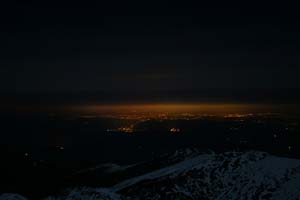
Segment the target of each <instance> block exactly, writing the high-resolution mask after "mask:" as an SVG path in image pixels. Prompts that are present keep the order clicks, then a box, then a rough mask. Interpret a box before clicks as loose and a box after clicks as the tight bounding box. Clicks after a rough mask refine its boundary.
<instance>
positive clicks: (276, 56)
mask: <svg viewBox="0 0 300 200" xmlns="http://www.w3.org/2000/svg"><path fill="white" fill-rule="evenodd" d="M195 2H197V3H195ZM195 2H188V1H169V2H162V1H157V2H154V1H135V2H129V1H105V2H104V1H98V2H97V3H95V2H91V3H88V2H87V1H69V2H67V1H64V2H61V1H17V2H14V1H11V2H10V3H9V4H7V5H5V6H3V7H2V9H3V10H2V12H1V15H2V16H1V18H2V20H1V32H0V41H1V50H0V51H1V52H0V56H1V60H0V65H1V75H0V78H1V81H0V83H1V84H0V91H2V93H13V94H18V93H22V94H29V93H57V92H60V93H82V92H91V93H97V92H99V93H101V92H108V93H114V94H118V93H124V94H129V93H130V94H133V93H134V94H139V93H141V94H147V96H151V95H152V94H161V93H169V94H176V96H181V95H183V96H184V95H186V94H188V95H186V96H188V97H187V98H192V97H193V96H199V95H200V96H201V94H199V91H208V92H206V93H203V95H206V96H209V95H210V94H211V93H214V92H209V91H221V92H219V93H222V94H223V93H226V92H228V91H230V92H233V91H243V92H244V93H247V91H251V94H252V95H254V96H255V95H258V93H259V92H258V91H269V92H270V91H271V92H270V93H272V92H275V93H276V92H277V91H293V92H292V93H297V92H295V91H299V89H300V79H299V77H298V76H299V74H300V17H299V13H300V12H299V10H298V7H297V5H291V4H284V5H283V4H276V3H274V2H273V3H271V4H262V3H259V4H252V3H251V2H250V1H241V2H240V3H239V4H228V3H224V2H225V1H220V2H218V1H214V2H212V1H209V2H211V3H202V2H201V1H195ZM216 93H218V92H216ZM261 93H263V92H260V95H261ZM279 93H280V92H279ZM286 93H287V92H286ZM291 98H292V97H291Z"/></svg>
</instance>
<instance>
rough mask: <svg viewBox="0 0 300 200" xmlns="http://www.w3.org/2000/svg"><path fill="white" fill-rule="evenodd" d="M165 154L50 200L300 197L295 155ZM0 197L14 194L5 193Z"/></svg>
mask: <svg viewBox="0 0 300 200" xmlns="http://www.w3.org/2000/svg"><path fill="white" fill-rule="evenodd" d="M163 158H164V159H165V161H164V163H169V164H164V165H163V167H162V168H160V169H157V170H154V171H151V172H147V173H145V174H142V175H139V176H136V177H131V178H128V179H127V180H123V181H121V182H119V183H117V184H115V185H114V186H112V187H110V188H87V187H83V188H73V189H69V190H66V191H65V193H64V195H60V196H55V197H48V198H47V200H66V199H67V200H84V199H92V200H94V199H95V200H96V199H99V200H102V199H103V200H125V199H126V200H130V199H149V200H158V199H170V200H171V199H189V200H194V199H218V200H223V199H226V200H227V199H230V200H238V199H249V200H250V199H251V200H252V199H276V200H277V199H278V200H279V199H280V200H282V199H284V200H285V199H287V200H299V199H300V160H297V159H289V158H282V157H276V156H272V155H269V154H267V153H263V152H257V151H250V152H245V153H239V152H227V153H222V154H214V153H200V152H198V151H197V150H184V151H177V152H175V153H174V154H172V155H167V156H166V155H164V156H163ZM153 162H155V161H153ZM159 162H161V160H160V161H159ZM125 171H126V169H125ZM19 199H20V198H19ZM0 200H10V198H7V197H6V198H5V197H4V198H3V197H2V196H1V197H0ZM16 200H18V199H16ZM20 200H23V199H20Z"/></svg>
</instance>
